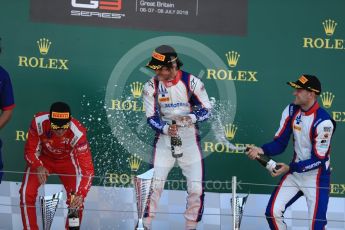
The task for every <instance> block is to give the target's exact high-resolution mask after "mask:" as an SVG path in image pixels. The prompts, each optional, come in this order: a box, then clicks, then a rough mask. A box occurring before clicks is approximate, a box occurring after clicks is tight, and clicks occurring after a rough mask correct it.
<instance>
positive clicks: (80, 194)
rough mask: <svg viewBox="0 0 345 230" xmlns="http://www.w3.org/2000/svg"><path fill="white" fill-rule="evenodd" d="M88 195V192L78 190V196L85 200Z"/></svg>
mask: <svg viewBox="0 0 345 230" xmlns="http://www.w3.org/2000/svg"><path fill="white" fill-rule="evenodd" d="M86 194H87V192H85V191H80V190H78V192H77V193H76V195H77V196H81V197H83V199H85V197H86Z"/></svg>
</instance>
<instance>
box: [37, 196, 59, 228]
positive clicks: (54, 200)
mask: <svg viewBox="0 0 345 230" xmlns="http://www.w3.org/2000/svg"><path fill="white" fill-rule="evenodd" d="M61 199H62V192H58V193H55V194H53V195H52V196H40V197H39V200H40V205H41V213H42V226H43V229H44V230H49V229H50V227H51V225H52V223H53V219H54V215H55V212H56V209H57V206H58V204H59V201H60V200H61Z"/></svg>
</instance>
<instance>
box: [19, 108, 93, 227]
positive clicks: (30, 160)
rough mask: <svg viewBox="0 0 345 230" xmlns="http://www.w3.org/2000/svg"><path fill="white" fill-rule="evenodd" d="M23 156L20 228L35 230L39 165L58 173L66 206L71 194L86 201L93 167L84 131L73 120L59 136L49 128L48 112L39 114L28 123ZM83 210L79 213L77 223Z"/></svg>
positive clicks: (81, 126)
mask: <svg viewBox="0 0 345 230" xmlns="http://www.w3.org/2000/svg"><path fill="white" fill-rule="evenodd" d="M24 154H25V160H26V162H27V168H26V172H25V174H24V178H23V183H22V186H21V188H20V205H21V215H22V221H23V227H24V229H38V225H37V217H36V207H35V202H36V197H37V190H38V188H39V187H40V185H41V184H40V182H39V180H38V176H37V174H35V173H36V172H37V171H36V170H37V168H38V167H39V166H43V167H45V168H46V169H47V170H48V171H49V173H50V174H60V175H59V178H60V180H61V182H62V184H63V185H64V187H65V190H66V193H67V205H69V201H70V193H71V192H75V193H76V195H81V196H82V197H83V198H85V197H86V195H87V193H88V191H89V189H90V187H91V184H92V178H93V175H94V167H93V162H92V157H91V152H90V148H89V143H88V141H87V139H86V129H85V128H84V127H83V125H82V124H80V123H79V122H78V121H77V120H76V119H74V118H72V120H71V122H70V127H69V129H68V130H67V131H66V133H65V134H64V135H63V136H62V137H58V136H56V135H55V134H54V133H53V132H52V131H51V129H50V121H49V113H38V114H36V115H35V117H34V119H33V120H32V122H31V126H30V129H29V133H28V139H27V142H26V144H25V153H24ZM82 209H83V207H81V208H80V210H79V218H80V221H81V218H82ZM66 227H67V224H66Z"/></svg>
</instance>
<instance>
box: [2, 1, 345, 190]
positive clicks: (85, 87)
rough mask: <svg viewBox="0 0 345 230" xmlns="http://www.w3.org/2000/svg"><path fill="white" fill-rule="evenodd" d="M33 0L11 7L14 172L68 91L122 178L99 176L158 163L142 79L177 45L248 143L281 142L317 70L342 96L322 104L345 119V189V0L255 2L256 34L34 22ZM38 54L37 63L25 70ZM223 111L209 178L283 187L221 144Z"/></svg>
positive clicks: (207, 135)
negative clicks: (162, 52) (45, 116)
mask: <svg viewBox="0 0 345 230" xmlns="http://www.w3.org/2000/svg"><path fill="white" fill-rule="evenodd" d="M29 5H30V4H29V2H28V1H10V2H7V3H3V4H2V5H1V8H0V12H1V14H0V28H1V34H0V35H1V37H2V46H3V52H2V54H1V56H0V63H1V65H2V66H3V67H4V68H5V69H7V71H8V72H9V73H10V75H11V78H12V83H13V86H14V91H15V99H16V109H15V113H14V116H13V118H12V120H11V122H10V123H9V124H8V125H7V126H6V127H5V128H4V129H3V130H1V138H2V140H3V142H4V147H3V157H4V161H5V170H10V171H24V168H25V161H24V159H23V150H24V144H25V141H24V139H22V138H21V136H20V135H22V134H23V133H22V132H26V131H27V129H28V127H29V124H30V120H31V119H32V117H33V115H34V114H35V113H36V112H39V111H47V110H48V109H49V106H50V104H51V103H52V102H54V101H58V100H63V101H66V102H68V103H69V104H70V105H71V107H72V112H73V115H74V117H76V118H77V119H79V120H81V121H82V122H83V123H84V125H85V126H86V127H87V128H88V130H89V131H88V137H89V141H90V143H91V148H92V154H93V158H94V162H95V166H96V174H97V175H98V176H101V177H102V176H108V177H109V176H111V178H110V179H109V178H108V179H97V180H95V181H94V184H95V185H102V184H105V185H108V186H110V185H112V186H113V185H117V186H121V185H124V186H128V185H129V184H130V178H131V176H132V175H133V174H137V173H141V172H144V171H145V170H146V169H148V167H149V161H150V157H151V152H152V146H151V143H152V142H153V136H154V133H153V131H152V130H151V129H150V128H149V127H148V126H147V125H146V123H145V122H146V119H145V117H144V113H143V111H142V99H141V98H140V97H139V98H137V97H136V96H140V94H141V91H140V90H141V88H140V87H139V91H138V94H135V95H133V94H132V92H131V84H133V83H134V82H141V83H144V82H145V81H147V80H148V79H149V76H150V75H151V74H152V73H150V72H149V71H148V70H145V68H144V69H143V67H144V66H145V64H146V63H147V61H148V60H149V56H150V53H151V51H152V49H153V48H154V47H155V46H158V45H160V44H162V43H168V44H171V45H173V46H174V47H176V49H177V51H178V52H179V53H181V59H182V61H183V62H184V69H185V70H186V71H188V72H191V73H194V74H195V75H197V76H200V77H201V78H202V79H203V81H204V83H205V85H206V89H207V91H208V93H209V96H210V97H214V98H215V99H216V100H217V103H218V105H217V111H218V114H219V116H220V120H221V125H222V126H225V125H227V124H228V125H229V124H231V125H235V126H236V127H237V130H236V133H234V137H233V139H231V138H229V140H230V139H231V140H230V141H231V142H233V143H235V144H238V145H239V146H243V145H246V144H256V145H261V144H262V143H265V142H267V141H270V140H271V139H272V137H273V136H274V133H275V131H276V129H277V128H278V124H279V119H280V115H281V112H282V111H283V109H284V107H285V106H286V105H287V104H289V103H290V102H291V101H292V100H293V96H292V90H291V89H290V88H289V87H288V86H287V85H286V81H289V80H295V79H297V77H298V76H299V75H300V74H302V73H310V74H315V75H317V76H318V77H319V78H320V80H321V81H322V83H323V90H324V91H328V92H331V93H332V94H333V95H335V97H334V100H333V101H331V102H332V103H328V104H327V103H326V104H325V103H324V102H327V101H325V100H320V104H321V105H322V106H324V107H325V106H327V108H326V110H327V111H328V112H329V113H330V114H331V115H332V116H333V118H334V119H335V120H336V121H337V125H338V128H337V132H336V135H335V136H334V138H333V147H332V157H331V158H332V159H331V161H332V184H333V185H332V186H333V187H332V195H333V196H345V191H343V190H342V189H341V185H344V184H345V179H344V175H345V168H344V167H342V163H343V162H344V161H345V156H344V154H343V153H342V147H343V143H342V138H343V137H344V135H345V127H344V126H345V103H344V98H345V91H344V90H343V87H342V86H343V85H344V83H345V80H344V72H345V65H344V64H343V62H344V60H345V51H344V45H343V43H344V39H345V23H344V21H345V20H344V19H345V15H344V12H343V9H344V8H345V2H344V1H341V0H331V1H327V2H325V1H315V0H305V1H297V0H292V1H273V0H264V1H254V0H251V1H249V2H248V27H247V34H246V36H244V37H239V36H230V35H229V36H226V35H222V36H220V35H199V34H193V33H173V32H161V31H160V32H155V31H145V30H131V29H117V28H108V27H96V26H87V25H83V26H78V25H63V24H51V23H34V22H31V21H30V14H29V13H30V7H29ZM326 19H332V20H334V21H335V22H337V25H336V27H335V30H334V31H333V32H334V33H333V34H332V35H326V34H325V31H324V27H323V25H322V22H323V21H325V20H326ZM215 26H218V25H215ZM41 38H47V39H49V41H51V46H50V49H49V52H48V53H47V54H46V55H42V54H41V53H40V52H39V49H38V46H37V43H36V42H37V41H38V40H39V39H41ZM304 41H307V43H305V42H304ZM303 46H305V47H303ZM230 51H236V52H238V54H239V55H240V56H239V59H238V62H237V63H236V66H234V67H231V66H229V63H228V60H227V57H226V55H225V54H227V53H228V52H230ZM20 56H21V57H22V59H20ZM31 57H33V58H32V59H31V67H30V66H28V67H25V64H26V63H28V64H30V58H31ZM25 58H26V62H25V60H24V59H25ZM40 58H41V60H44V62H43V63H42V64H41V67H44V66H47V65H49V59H54V60H51V62H52V63H51V67H55V65H54V63H55V59H57V61H56V62H57V63H58V65H57V67H64V66H61V65H60V64H61V62H63V63H66V67H67V68H68V69H67V70H66V69H64V68H65V67H64V68H62V69H46V68H39V67H37V68H33V67H32V66H34V65H35V64H36V61H37V60H40ZM20 60H22V62H20ZM59 60H60V61H59ZM66 60H67V61H66ZM59 63H60V64H59ZM20 65H22V66H20ZM215 78H216V79H215ZM221 79H224V80H221ZM323 99H325V98H323ZM326 99H327V98H326ZM214 120H215V119H211V120H210V121H208V122H205V123H204V124H202V125H201V126H202V127H201V131H202V137H203V139H202V143H201V145H202V149H203V150H204V153H205V156H206V157H205V166H206V180H213V181H230V180H231V176H233V175H237V176H238V180H240V181H242V182H244V183H248V182H250V183H264V184H276V183H277V179H273V178H271V176H270V175H269V174H268V173H267V171H266V170H265V169H264V168H262V167H261V166H260V165H259V164H258V163H257V162H254V161H250V160H249V159H248V158H247V157H246V156H245V155H244V154H243V153H241V152H240V153H236V152H235V153H234V152H230V151H227V149H226V148H225V147H224V146H223V145H222V144H221V143H218V142H219V141H218V140H217V139H216V138H215V135H214V133H213V132H212V130H211V127H212V125H214V124H212V122H215V121H214ZM228 127H230V128H231V127H232V126H228ZM218 128H220V127H218ZM216 129H217V127H216ZM133 154H137V155H139V156H140V157H141V158H142V159H143V160H142V162H141V165H140V166H139V169H138V171H133V170H131V168H130V167H129V163H128V160H129V159H130V158H131V157H133ZM292 155H293V152H292V148H291V143H290V146H289V147H288V149H287V150H286V151H285V153H284V154H283V155H280V156H278V157H276V159H277V160H278V161H283V162H286V163H287V162H289V161H290V160H291V158H292ZM181 177H182V173H181V171H180V170H179V169H174V170H173V171H172V172H171V175H170V179H180V178H181ZM5 180H13V181H20V180H21V175H20V174H10V173H7V174H6V176H5ZM53 181H54V182H57V181H55V180H53ZM242 188H243V191H250V192H251V193H269V192H271V191H272V188H271V187H263V186H253V185H252V186H247V185H243V186H242ZM177 189H182V187H179V188H177ZM229 190H230V186H229V185H227V186H226V185H222V186H219V184H217V183H216V184H214V185H213V186H212V185H210V186H209V187H208V191H219V192H229Z"/></svg>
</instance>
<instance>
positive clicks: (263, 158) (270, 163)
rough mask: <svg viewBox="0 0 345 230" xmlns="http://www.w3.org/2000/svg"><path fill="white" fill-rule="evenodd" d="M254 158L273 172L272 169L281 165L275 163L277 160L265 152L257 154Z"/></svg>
mask: <svg viewBox="0 0 345 230" xmlns="http://www.w3.org/2000/svg"><path fill="white" fill-rule="evenodd" d="M256 160H257V161H258V162H259V163H260V164H261V165H262V166H264V167H265V168H266V169H268V171H270V172H273V170H278V169H280V167H281V166H280V165H277V162H275V161H274V160H272V159H271V158H270V157H269V156H267V155H265V154H259V155H258V157H257V158H256Z"/></svg>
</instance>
